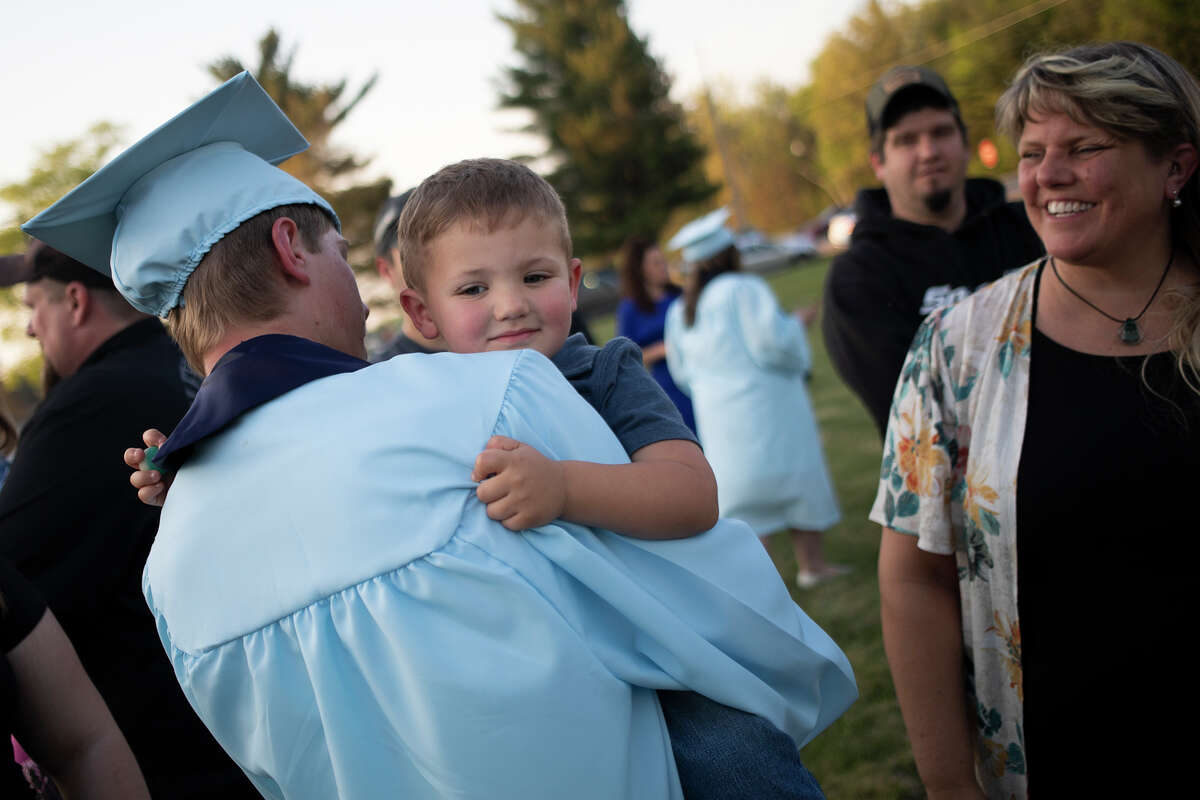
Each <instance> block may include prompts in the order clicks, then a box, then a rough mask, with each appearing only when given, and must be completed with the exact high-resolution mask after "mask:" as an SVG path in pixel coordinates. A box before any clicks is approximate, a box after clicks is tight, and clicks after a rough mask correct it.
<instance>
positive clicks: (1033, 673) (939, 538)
mask: <svg viewBox="0 0 1200 800" xmlns="http://www.w3.org/2000/svg"><path fill="white" fill-rule="evenodd" d="M997 120H998V124H999V127H1000V128H1001V129H1002V130H1004V131H1005V132H1006V133H1008V134H1009V135H1010V136H1011V137H1012V138H1014V139H1015V140H1017V145H1018V150H1019V152H1020V156H1021V162H1020V167H1019V177H1020V185H1021V193H1022V196H1023V198H1024V201H1025V207H1026V211H1027V213H1028V215H1029V219H1030V221H1031V222H1032V224H1033V226H1034V228H1035V229H1036V231H1037V232H1038V235H1039V236H1040V237H1041V238H1042V241H1043V242H1044V244H1045V246H1046V252H1047V254H1048V255H1047V257H1046V258H1045V259H1042V260H1041V261H1039V262H1037V263H1034V264H1031V265H1029V266H1028V267H1027V268H1025V269H1024V270H1022V271H1020V272H1019V273H1015V274H1013V275H1010V276H1008V277H1006V278H1003V279H1001V280H1000V281H998V282H996V283H995V284H992V285H991V286H990V287H987V288H985V289H983V290H981V291H980V292H978V293H976V294H975V295H973V296H972V297H970V298H969V299H967V300H965V301H963V302H962V303H960V304H958V305H957V306H954V307H952V308H949V309H947V310H944V311H940V312H936V313H935V314H934V315H932V316H931V317H930V318H929V319H927V320H926V322H925V324H924V325H923V326H922V328H921V330H920V331H919V332H918V335H917V338H916V340H915V341H914V343H913V346H912V349H911V351H910V353H909V357H908V359H907V361H906V363H905V366H904V370H903V373H902V377H901V383H900V386H899V388H898V389H897V392H896V400H895V403H894V405H893V408H892V412H891V416H890V424H889V428H888V433H887V437H886V441H885V449H884V463H883V474H882V481H881V484H880V489H879V493H878V496H877V500H876V504H875V508H874V509H873V510H872V515H871V516H872V519H874V520H876V521H877V522H879V523H881V524H882V525H883V526H884V529H885V530H884V534H883V542H882V546H881V551H880V562H879V570H880V593H881V599H882V605H883V626H884V638H885V645H886V648H887V653H888V661H889V663H890V666H891V668H892V674H893V678H894V680H895V684H896V692H897V696H898V697H899V700H900V704H901V710H902V712H903V714H904V718H905V723H906V725H907V727H908V731H909V736H910V738H911V740H912V744H913V751H914V754H915V756H916V759H917V763H918V767H919V769H920V772H921V776H922V779H923V780H924V781H925V784H926V786H927V787H928V788H929V790H930V794H931V795H932V794H933V793H934V789H935V788H938V789H946V788H948V787H955V788H958V789H959V790H960V791H961V795H960V796H964V797H968V796H975V797H979V796H984V795H986V796H989V797H1010V796H1017V797H1025V796H1027V793H1028V792H1029V790H1030V787H1036V789H1035V790H1034V791H1036V792H1037V793H1038V794H1039V795H1047V796H1068V795H1070V796H1149V795H1154V794H1159V793H1161V791H1162V790H1167V788H1168V787H1170V786H1172V785H1174V784H1175V783H1176V782H1178V781H1179V780H1180V777H1181V774H1182V772H1183V770H1184V766H1183V765H1184V764H1186V763H1188V754H1187V752H1186V747H1185V745H1183V744H1182V742H1183V741H1184V740H1185V739H1186V738H1187V737H1186V736H1184V735H1183V729H1182V723H1180V724H1179V725H1176V724H1175V723H1174V722H1173V721H1171V720H1170V718H1169V716H1168V717H1164V716H1163V714H1162V711H1161V710H1160V709H1161V708H1162V707H1165V706H1167V705H1169V704H1171V703H1173V702H1177V698H1176V692H1175V686H1176V680H1174V678H1175V677H1176V676H1173V675H1172V670H1171V667H1170V666H1169V665H1164V664H1163V663H1161V662H1160V661H1158V660H1157V659H1154V658H1153V657H1152V656H1151V655H1150V653H1149V652H1148V649H1147V647H1146V644H1145V643H1148V642H1156V641H1166V640H1168V639H1169V638H1170V637H1171V636H1173V635H1174V634H1173V632H1172V621H1171V620H1170V615H1169V614H1168V613H1164V611H1165V610H1166V609H1171V608H1176V607H1185V604H1186V603H1188V602H1189V598H1188V597H1186V595H1185V592H1184V589H1183V587H1184V586H1187V585H1189V583H1190V581H1191V575H1190V570H1191V569H1192V566H1191V565H1192V564H1193V563H1194V557H1195V555H1196V554H1195V552H1194V551H1195V544H1194V543H1193V539H1194V537H1190V536H1186V537H1183V538H1181V537H1179V536H1178V535H1177V534H1178V533H1180V532H1182V531H1186V530H1194V528H1195V523H1194V512H1193V503H1192V502H1191V499H1190V498H1191V496H1192V493H1193V492H1194V483H1195V479H1196V477H1197V475H1200V372H1198V371H1197V367H1198V366H1200V215H1198V214H1197V204H1198V203H1200V190H1198V189H1197V178H1196V169H1197V161H1198V156H1197V148H1198V147H1200V135H1198V131H1200V87H1198V86H1197V84H1196V81H1195V79H1194V78H1193V77H1192V76H1191V75H1189V74H1188V73H1187V72H1186V71H1185V70H1183V69H1182V68H1181V67H1180V66H1179V65H1178V64H1177V63H1175V62H1174V61H1173V60H1172V59H1170V58H1169V57H1167V56H1166V55H1164V54H1162V53H1160V52H1158V51H1157V50H1154V49H1152V48H1150V47H1147V46H1145V45H1140V44H1133V43H1112V44H1102V45H1094V46H1088V47H1081V48H1076V49H1074V50H1069V51H1066V52H1063V53H1056V54H1046V55H1039V56H1035V57H1033V58H1032V59H1030V60H1029V61H1028V62H1027V63H1026V65H1025V66H1024V67H1023V68H1022V69H1021V71H1020V72H1019V73H1018V74H1017V76H1016V78H1015V79H1014V81H1013V84H1012V86H1011V87H1010V88H1009V89H1008V91H1007V92H1006V93H1005V94H1004V96H1003V97H1001V99H1000V102H999V104H998V106H997ZM1047 267H1049V269H1047ZM1018 487H1020V491H1019V492H1018V491H1017V489H1018ZM1160 543H1161V544H1165V545H1166V548H1169V550H1170V554H1169V555H1168V554H1167V551H1166V549H1164V548H1160V547H1158V546H1156V545H1159V544H1160ZM1101 586H1103V587H1108V586H1114V587H1119V589H1120V596H1121V598H1122V602H1120V603H1115V604H1114V603H1108V602H1104V595H1102V594H1101V593H1100V592H1099V591H1098V589H1099V588H1100V587H1101ZM964 663H965V665H966V669H965V671H964V669H963V665H964ZM1178 679H1179V680H1180V681H1182V680H1183V676H1182V675H1181V676H1178ZM1125 692H1136V696H1137V700H1136V702H1134V703H1122V704H1121V706H1122V707H1121V710H1120V711H1119V712H1118V711H1115V709H1114V706H1113V704H1112V703H1111V702H1110V700H1109V698H1112V697H1113V696H1114V695H1119V694H1122V693H1125ZM968 710H969V713H968ZM968 720H970V723H974V726H975V727H976V730H975V731H974V732H972V731H970V730H969V728H970V727H971V725H970V723H968ZM972 739H974V740H975V741H977V742H978V745H977V747H976V749H975V752H974V753H972V752H971V748H970V746H969V745H968V744H967V742H969V741H971V740H972ZM1097 742H1102V743H1103V749H1104V751H1105V752H1111V753H1113V754H1114V755H1117V756H1119V758H1120V759H1121V763H1122V764H1123V765H1129V768H1126V769H1096V766H1095V758H1094V756H1095V751H1094V747H1095V745H1096V743H1097ZM1150 764H1155V765H1156V767H1155V768H1154V769H1153V770H1148V769H1146V770H1139V769H1137V768H1136V767H1134V766H1133V765H1143V766H1147V765H1150Z"/></svg>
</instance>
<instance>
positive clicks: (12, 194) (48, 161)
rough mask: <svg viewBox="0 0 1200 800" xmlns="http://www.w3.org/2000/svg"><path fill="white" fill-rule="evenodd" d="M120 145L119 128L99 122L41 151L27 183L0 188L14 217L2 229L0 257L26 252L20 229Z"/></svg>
mask: <svg viewBox="0 0 1200 800" xmlns="http://www.w3.org/2000/svg"><path fill="white" fill-rule="evenodd" d="M120 143H121V131H120V129H119V128H118V127H117V126H115V125H113V124H112V123H111V122H97V123H96V124H94V125H92V127H90V128H89V129H88V131H87V133H86V134H84V135H83V136H80V137H79V138H77V139H70V140H67V141H65V142H59V143H57V144H54V145H51V146H49V147H47V148H46V149H44V150H42V151H41V152H40V153H39V154H38V156H37V160H36V161H34V163H33V168H32V169H31V170H30V171H29V177H27V178H26V179H25V180H23V181H18V182H16V183H10V184H7V185H5V186H0V201H3V202H4V203H6V204H7V205H8V207H9V209H11V216H9V218H8V219H7V220H5V224H4V227H3V228H0V253H19V252H21V251H23V250H24V249H25V234H23V233H21V230H20V228H18V227H17V226H18V225H20V224H21V223H22V222H25V221H26V220H28V219H29V218H30V217H32V216H34V215H35V214H37V213H38V212H39V211H41V210H42V209H44V208H46V207H47V206H49V205H51V204H52V203H54V202H55V201H56V200H58V198H60V197H62V196H63V195H64V194H66V193H67V192H69V191H70V190H71V189H74V188H75V187H76V186H77V185H78V184H79V183H81V182H82V181H83V179H84V178H86V177H88V176H89V175H91V174H92V173H93V172H95V171H96V170H97V169H99V168H100V166H101V165H102V164H103V163H104V161H105V160H106V159H107V158H108V155H109V154H110V153H111V152H112V151H113V149H114V148H115V147H117V145H119V144H120Z"/></svg>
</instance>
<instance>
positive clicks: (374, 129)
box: [0, 0, 862, 190]
mask: <svg viewBox="0 0 1200 800" xmlns="http://www.w3.org/2000/svg"><path fill="white" fill-rule="evenodd" d="M861 5H862V0H738V2H734V3H731V2H729V0H629V2H628V8H629V12H630V21H631V24H632V26H633V28H634V30H635V31H636V32H637V33H639V34H640V35H642V36H646V37H648V38H649V44H650V49H651V52H652V53H653V54H654V55H656V56H657V57H658V58H659V59H660V60H661V61H662V63H663V64H664V65H665V67H666V69H667V71H668V72H669V73H670V74H671V75H672V76H673V78H674V79H675V82H674V90H673V91H674V96H675V98H676V99H677V100H681V101H682V100H684V99H685V98H687V97H688V96H689V95H690V94H691V93H692V92H694V91H695V90H696V89H697V88H698V87H699V86H700V85H701V83H702V81H703V80H705V79H707V80H709V81H712V82H715V83H719V84H721V85H723V86H728V87H732V88H734V89H736V90H748V89H749V88H750V87H752V86H753V85H754V83H755V82H756V81H758V80H761V79H764V78H765V79H769V80H771V81H774V82H776V83H780V84H783V85H786V86H796V85H799V84H801V83H802V82H803V81H805V80H806V79H807V75H808V67H809V63H810V62H811V60H812V59H813V57H814V56H816V54H817V53H818V52H819V50H820V48H821V45H822V44H823V43H824V41H825V38H826V37H827V36H828V35H829V33H830V32H832V31H833V30H835V29H837V28H838V27H840V26H841V25H843V24H844V23H845V21H846V20H847V19H848V18H849V16H850V14H851V13H852V12H853V11H855V10H857V9H858V8H859V7H860V6H861ZM512 7H513V6H512V2H511V0H440V1H439V0H433V2H428V1H427V0H426V1H425V2H413V1H412V0H409V2H403V0H402V1H401V2H392V3H386V4H385V3H380V2H364V1H363V0H341V1H340V2H336V1H335V2H329V1H328V0H326V2H317V1H316V0H293V1H292V2H288V1H287V0H277V1H276V2H271V3H260V2H254V0H200V2H193V3H187V4H180V3H174V2H170V0H107V2H96V0H88V2H80V1H79V0H2V1H0V8H2V10H3V13H2V14H0V53H3V54H4V64H5V66H4V69H3V73H2V74H3V78H2V81H3V83H2V84H0V98H2V99H3V102H4V106H5V109H6V113H5V115H4V116H5V119H4V122H3V124H0V153H3V158H0V183H7V182H10V181H14V180H21V179H23V178H24V177H25V176H26V175H28V172H29V169H30V166H31V164H32V163H33V161H34V158H35V155H36V153H37V150H38V148H39V147H44V146H48V145H50V144H53V143H57V142H60V141H62V140H65V139H70V138H74V137H77V136H79V135H80V134H82V133H83V132H84V131H86V129H87V128H88V127H89V126H90V125H91V124H92V123H93V122H96V121H99V120H110V121H112V122H115V123H118V124H120V125H123V126H124V127H125V142H126V144H131V143H132V142H134V141H136V140H137V139H139V138H140V137H141V136H143V135H144V134H146V133H148V132H150V131H151V130H153V129H154V128H155V127H156V126H157V125H159V124H160V123H162V122H165V121H166V120H167V119H169V118H170V117H172V116H173V115H174V114H176V113H177V112H179V111H181V110H182V109H183V108H184V107H185V106H186V105H187V104H188V103H190V102H191V101H193V100H196V99H198V98H199V97H201V96H203V95H204V94H205V93H207V92H208V91H209V90H211V89H212V88H214V86H215V85H216V84H215V82H214V80H213V79H212V78H211V77H210V76H209V75H208V73H207V71H206V70H205V69H204V65H205V64H206V63H208V62H209V61H211V60H213V59H215V58H217V57H218V56H222V55H226V54H232V55H235V56H237V57H238V58H240V59H241V60H242V62H243V63H244V64H246V66H247V67H251V68H253V66H254V65H255V64H256V63H257V49H256V44H257V41H258V39H259V38H260V37H261V36H262V35H263V34H264V33H265V32H266V30H267V28H268V27H270V26H272V25H274V26H276V27H277V28H278V29H279V30H280V32H281V34H282V36H283V42H284V46H285V47H290V46H296V47H297V48H298V50H297V55H296V60H295V62H294V69H293V71H294V74H296V75H297V76H299V77H300V78H302V79H305V80H314V81H316V80H321V81H326V80H332V79H335V78H338V77H341V76H346V77H349V78H350V85H351V86H352V87H357V86H359V85H360V84H361V83H362V81H363V80H365V79H366V78H367V77H368V76H369V75H370V74H371V73H372V72H376V71H377V72H378V73H379V76H380V77H379V82H378V84H377V85H376V87H375V89H374V90H373V91H372V92H371V93H370V94H369V95H368V96H367V98H366V99H365V100H364V101H363V102H362V103H361V104H360V105H359V107H358V108H357V109H356V110H355V111H354V113H353V114H351V115H350V117H349V118H348V119H347V121H346V122H345V123H344V124H343V125H342V126H341V127H340V128H339V129H338V132H337V134H336V135H335V137H334V143H335V144H339V145H342V146H344V147H348V148H350V149H352V150H354V151H355V152H357V153H359V154H362V155H372V156H374V160H373V162H372V164H371V165H370V166H369V167H368V168H367V169H366V170H365V171H364V173H363V175H362V177H363V178H364V179H365V178H372V177H377V176H379V177H383V176H386V177H390V178H392V179H393V180H394V181H395V184H396V189H397V190H400V189H404V188H407V187H408V186H411V185H414V184H416V183H417V182H419V181H420V180H421V179H422V178H423V177H425V176H426V175H428V174H430V173H431V172H433V171H434V170H436V169H438V168H439V167H441V166H443V165H445V164H447V163H450V162H453V161H457V160H459V159H463V158H472V157H478V156H501V157H502V156H512V155H516V154H518V153H528V152H537V151H539V145H538V144H537V142H536V141H532V140H529V139H526V138H525V137H522V136H520V135H517V134H514V133H511V132H506V131H509V130H511V129H513V128H516V127H519V126H520V125H521V124H522V122H523V121H524V117H523V116H522V115H521V114H520V113H517V112H507V113H501V112H498V111H496V110H495V105H496V96H497V91H496V88H495V87H496V82H497V81H498V79H499V76H500V70H501V67H502V66H504V65H509V64H514V63H516V61H515V57H514V52H513V49H512V37H511V34H510V33H509V31H508V29H507V28H506V27H505V26H504V25H502V24H501V23H500V22H499V21H497V20H496V18H495V11H496V10H500V11H507V10H510V9H511V8H512ZM284 9H286V10H284Z"/></svg>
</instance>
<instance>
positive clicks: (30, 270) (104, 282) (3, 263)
mask: <svg viewBox="0 0 1200 800" xmlns="http://www.w3.org/2000/svg"><path fill="white" fill-rule="evenodd" d="M42 278H53V279H54V280H56V281H61V282H62V283H72V282H75V281H78V282H79V283H82V284H83V285H84V286H86V287H88V288H89V289H105V290H107V291H110V292H115V291H116V290H117V287H116V286H114V285H113V282H112V278H110V277H109V276H108V275H106V274H104V273H102V272H98V271H97V270H94V269H92V268H91V267H89V266H87V265H86V264H82V263H80V262H78V261H76V260H75V259H73V258H71V257H70V256H69V255H66V254H65V253H60V252H59V251H57V250H55V249H54V248H53V247H51V246H50V245H48V244H44V243H42V242H39V241H37V240H34V241H33V242H32V243H31V244H30V245H29V248H28V249H27V250H26V251H25V252H24V253H21V254H19V255H11V256H0V286H13V285H15V284H18V283H31V282H33V281H39V280H41V279H42Z"/></svg>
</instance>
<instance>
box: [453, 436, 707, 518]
mask: <svg viewBox="0 0 1200 800" xmlns="http://www.w3.org/2000/svg"><path fill="white" fill-rule="evenodd" d="M471 477H472V479H473V480H476V481H480V484H479V488H478V489H476V495H477V496H478V497H479V500H480V501H481V502H483V503H484V504H486V505H487V511H488V516H489V517H491V518H492V519H494V520H499V521H500V522H501V523H502V524H503V525H504V527H506V528H508V529H509V530H514V531H517V530H525V529H526V528H536V527H538V526H539V525H545V524H546V523H548V522H551V521H552V520H555V519H559V518H561V519H565V520H567V521H568V522H576V523H579V524H582V525H592V526H595V527H598V528H607V529H608V530H611V531H615V532H616V533H620V534H624V535H626V536H632V537H635V538H638V539H681V538H684V537H687V536H694V535H695V534H697V533H701V532H703V531H706V530H708V529H709V528H711V527H712V526H714V525H716V524H717V482H716V479H715V478H714V477H713V473H712V468H711V467H710V466H709V465H708V460H707V459H706V458H705V457H704V454H703V453H702V452H701V450H700V448H699V447H698V446H697V445H696V444H694V443H693V442H689V441H684V440H679V439H669V440H665V441H661V442H655V443H654V444H649V445H646V446H645V447H642V448H641V449H639V450H637V451H636V452H635V453H634V454H633V462H632V463H630V464H595V463H592V462H588V461H553V460H551V459H549V458H547V457H546V456H544V455H542V454H541V453H539V452H538V451H537V450H536V449H535V448H533V447H530V446H529V445H527V444H523V443H522V442H518V441H516V440H515V439H509V438H507V437H505V436H494V437H492V439H491V440H490V441H489V442H488V444H487V449H485V450H484V451H483V452H482V453H480V454H479V457H478V458H477V459H476V461H475V470H474V472H473V473H472V475H471Z"/></svg>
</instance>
